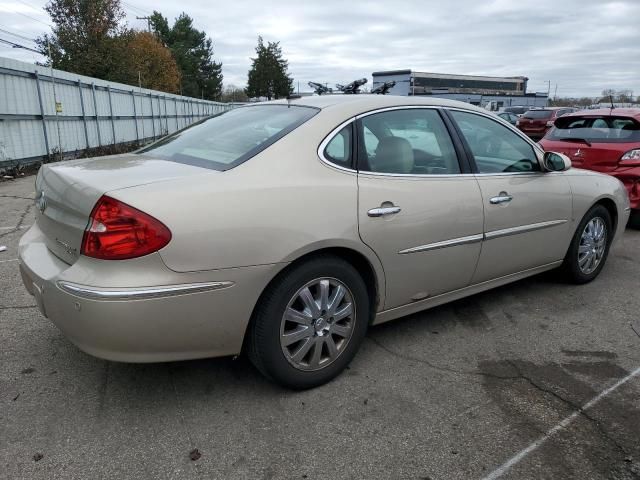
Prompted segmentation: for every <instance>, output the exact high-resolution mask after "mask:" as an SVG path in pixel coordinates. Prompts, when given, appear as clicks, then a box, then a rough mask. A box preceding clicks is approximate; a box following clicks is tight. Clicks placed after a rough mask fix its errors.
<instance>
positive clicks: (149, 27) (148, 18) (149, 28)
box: [136, 16, 151, 33]
mask: <svg viewBox="0 0 640 480" xmlns="http://www.w3.org/2000/svg"><path fill="white" fill-rule="evenodd" d="M136 20H146V21H147V30H148V31H149V33H151V17H137V16H136Z"/></svg>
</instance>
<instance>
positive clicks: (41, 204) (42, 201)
mask: <svg viewBox="0 0 640 480" xmlns="http://www.w3.org/2000/svg"><path fill="white" fill-rule="evenodd" d="M36 205H37V207H38V210H40V213H44V210H45V208H47V198H46V197H45V196H44V190H43V191H42V192H40V195H38V198H36Z"/></svg>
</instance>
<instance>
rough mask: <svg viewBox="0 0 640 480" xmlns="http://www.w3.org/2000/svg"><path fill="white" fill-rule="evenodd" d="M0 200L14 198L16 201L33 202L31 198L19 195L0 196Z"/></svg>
mask: <svg viewBox="0 0 640 480" xmlns="http://www.w3.org/2000/svg"><path fill="white" fill-rule="evenodd" d="M0 198H15V199H16V200H31V201H33V200H34V198H33V197H21V196H19V195H0Z"/></svg>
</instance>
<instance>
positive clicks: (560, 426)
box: [482, 367, 640, 480]
mask: <svg viewBox="0 0 640 480" xmlns="http://www.w3.org/2000/svg"><path fill="white" fill-rule="evenodd" d="M638 375H640V367H638V368H636V369H635V370H634V371H633V372H631V373H630V374H629V375H627V376H626V377H624V378H623V379H621V380H618V381H617V382H616V383H614V384H613V385H611V386H610V387H609V388H607V389H606V390H603V391H602V392H600V393H599V394H598V395H596V396H595V397H593V398H592V399H591V400H589V401H588V402H587V403H585V404H584V405H583V406H582V408H580V410H576V411H575V412H573V413H572V414H571V415H569V416H568V417H567V418H565V419H564V420H562V421H561V422H560V423H558V424H557V425H556V426H555V427H553V428H552V429H551V430H549V431H548V432H547V433H545V434H544V435H543V436H541V437H540V438H538V439H537V440H536V441H535V442H533V443H532V444H531V445H529V446H528V447H526V448H524V449H522V450H520V452H518V453H517V454H515V455H514V456H513V457H511V458H510V459H509V460H507V461H506V462H505V463H503V464H502V465H500V466H499V467H498V468H496V469H495V470H494V471H493V472H491V473H490V474H489V475H487V476H486V477H483V479H482V480H493V479H495V478H500V477H501V476H502V475H504V474H505V473H507V471H508V470H509V469H510V468H511V467H513V466H514V465H516V464H517V463H519V462H520V460H522V459H523V458H525V457H526V456H527V455H529V454H530V453H531V452H533V451H535V450H537V449H538V448H540V447H541V446H542V445H543V444H544V443H545V442H546V441H547V440H549V438H551V437H552V436H553V435H555V434H556V433H558V432H559V431H560V430H562V429H564V428H566V427H567V426H568V425H569V424H571V423H572V422H573V421H574V420H575V419H576V418H578V417H579V416H580V414H581V413H582V412H583V411H585V410H588V409H590V408H591V407H593V406H594V405H595V404H597V403H598V402H599V401H600V400H602V399H603V398H604V397H606V396H607V395H609V394H610V393H611V392H613V391H614V390H616V389H617V388H619V387H620V386H622V385H624V384H625V383H627V382H628V381H629V380H631V379H632V378H634V377H637V376H638Z"/></svg>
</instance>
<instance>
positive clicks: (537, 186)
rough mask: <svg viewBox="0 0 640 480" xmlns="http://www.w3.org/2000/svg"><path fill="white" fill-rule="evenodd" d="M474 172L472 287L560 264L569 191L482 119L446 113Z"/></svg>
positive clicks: (523, 145)
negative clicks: (477, 221) (479, 234)
mask: <svg viewBox="0 0 640 480" xmlns="http://www.w3.org/2000/svg"><path fill="white" fill-rule="evenodd" d="M450 115H451V117H452V119H453V120H454V121H455V122H456V124H457V125H458V127H459V129H460V131H461V133H462V137H463V138H464V141H465V143H466V148H467V153H468V155H469V156H470V157H471V159H472V160H473V162H474V164H475V168H476V178H477V180H478V184H479V186H480V190H481V195H482V203H483V208H484V229H483V232H484V243H483V245H482V253H481V255H480V260H479V262H478V267H477V269H476V272H475V275H474V277H473V280H472V283H480V282H484V281H487V280H491V279H494V278H499V277H502V276H505V275H509V274H512V273H517V272H520V271H524V270H527V269H530V268H535V267H538V266H542V265H546V264H549V263H552V262H555V261H557V260H561V259H562V258H563V257H564V255H565V253H566V248H567V238H568V237H569V236H570V232H569V229H570V228H571V209H572V200H571V190H570V188H569V183H568V181H567V179H566V177H565V176H564V175H563V174H562V173H545V172H543V171H542V169H541V167H540V159H539V158H538V155H537V153H536V150H535V149H534V147H533V146H532V145H531V144H530V143H529V142H528V141H527V140H525V139H524V138H522V136H521V135H519V134H518V133H516V132H514V131H512V130H511V129H509V128H508V127H505V126H504V125H502V124H501V123H499V122H497V121H495V120H494V119H492V118H491V117H489V116H485V115H483V114H479V113H475V112H468V111H460V110H454V109H452V110H450Z"/></svg>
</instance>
